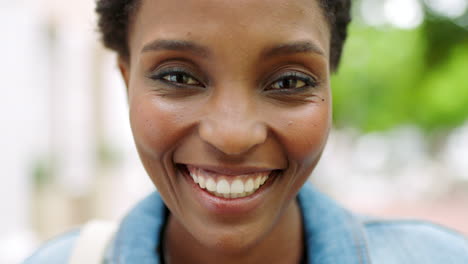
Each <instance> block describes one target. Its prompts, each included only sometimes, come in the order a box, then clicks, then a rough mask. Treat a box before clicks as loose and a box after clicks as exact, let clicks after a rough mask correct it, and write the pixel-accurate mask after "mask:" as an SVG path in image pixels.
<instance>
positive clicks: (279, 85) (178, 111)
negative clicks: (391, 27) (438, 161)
mask: <svg viewBox="0 0 468 264" xmlns="http://www.w3.org/2000/svg"><path fill="white" fill-rule="evenodd" d="M329 46H330V31H329V28H328V26H327V23H326V20H325V18H324V17H323V11H322V9H321V8H320V7H319V6H318V3H317V2H316V1H310V0H293V1H291V0H288V1H286V0H249V1H246V0H239V1H230V0H171V1H167V0H157V1H156V0H154V1H150V0H143V1H142V6H140V8H139V10H138V12H137V14H136V16H135V18H134V20H133V21H132V25H131V28H130V34H129V49H130V57H129V58H128V59H127V58H120V59H119V66H120V69H121V72H122V75H123V77H124V79H125V82H126V85H127V87H128V100H129V106H130V121H131V126H132V130H133V134H134V139H135V143H136V146H137V149H138V151H139V154H140V158H141V160H142V162H143V165H144V166H145V169H146V171H147V172H148V174H149V176H150V177H151V179H152V181H153V182H154V184H155V185H156V186H157V188H158V191H159V192H160V194H161V196H162V198H163V200H164V202H165V204H166V205H167V207H168V208H169V210H170V212H171V214H170V217H169V220H168V225H167V228H166V230H165V241H164V248H165V257H166V261H167V262H168V263H207V264H209V263H227V264H229V263H281V264H284V263H299V261H300V260H301V258H302V256H303V235H302V234H303V230H302V222H301V221H302V219H301V213H300V209H299V206H298V203H297V200H296V199H295V197H296V195H297V193H298V191H299V189H300V188H301V187H302V185H303V184H304V182H305V181H306V180H307V178H308V176H309V175H310V173H311V172H312V170H313V169H314V168H315V166H316V164H317V162H318V160H319V159H320V156H321V153H322V151H323V148H324V146H325V143H326V139H327V136H328V132H329V129H330V126H331V125H330V124H331V96H330V85H329V75H330V73H329V68H330V67H329ZM188 164H189V165H193V166H200V167H209V168H212V169H213V171H214V172H220V171H223V172H225V171H229V173H230V174H232V175H237V174H241V171H244V172H245V170H248V169H249V170H252V168H254V169H255V170H260V169H261V170H267V171H272V172H273V171H274V172H277V174H272V175H274V176H271V177H270V179H269V180H268V184H266V185H265V186H264V187H262V188H261V189H260V190H261V191H258V192H256V193H254V194H253V195H251V196H249V197H245V198H242V199H234V200H232V199H231V200H229V199H218V198H216V197H214V198H213V197H209V194H207V193H203V190H201V189H198V188H197V187H196V185H195V184H193V183H192V182H191V179H189V177H185V176H184V172H183V169H181V168H183V166H185V165H188ZM236 173H237V174H236ZM224 174H226V173H224ZM194 186H195V187H194ZM207 197H208V198H207ZM226 208H227V209H226ZM181 241H183V243H181Z"/></svg>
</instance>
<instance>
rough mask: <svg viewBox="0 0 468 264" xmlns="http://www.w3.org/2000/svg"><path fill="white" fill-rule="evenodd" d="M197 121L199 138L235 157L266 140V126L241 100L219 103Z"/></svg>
mask: <svg viewBox="0 0 468 264" xmlns="http://www.w3.org/2000/svg"><path fill="white" fill-rule="evenodd" d="M217 105H219V107H217V108H216V109H211V110H210V113H211V114H208V115H207V116H206V117H205V118H203V120H201V121H200V123H199V129H198V131H199V135H200V137H201V139H202V140H203V141H204V142H205V143H207V144H209V145H211V146H212V147H214V148H215V149H217V150H219V151H220V152H222V153H224V154H225V155H230V156H235V155H242V154H245V153H248V152H249V151H250V150H252V149H253V148H255V147H256V146H258V145H260V144H262V143H264V142H265V141H266V139H267V134H268V130H267V126H266V124H265V123H264V122H262V120H260V118H258V115H257V114H256V113H255V111H252V110H249V108H248V106H247V105H246V104H245V103H242V102H241V103H240V104H233V103H232V101H231V102H230V103H222V102H219V103H218V104H217Z"/></svg>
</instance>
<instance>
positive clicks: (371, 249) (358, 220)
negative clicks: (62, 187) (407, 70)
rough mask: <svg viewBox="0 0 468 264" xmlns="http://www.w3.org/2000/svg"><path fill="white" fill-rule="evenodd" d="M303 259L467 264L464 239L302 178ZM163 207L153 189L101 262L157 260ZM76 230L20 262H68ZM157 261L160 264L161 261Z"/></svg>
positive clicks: (340, 263) (346, 263) (344, 263)
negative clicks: (334, 195)
mask: <svg viewBox="0 0 468 264" xmlns="http://www.w3.org/2000/svg"><path fill="white" fill-rule="evenodd" d="M297 199H298V202H299V206H300V209H301V213H302V217H303V223H304V232H305V233H304V243H305V249H306V251H307V256H308V257H307V263H313V264H369V263H374V264H416V263H424V264H436V263H437V264H467V263H468V240H467V239H466V238H465V237H463V236H462V235H460V234H458V233H455V232H453V231H450V230H448V229H446V228H443V227H440V226H437V225H434V224H430V223H426V222H422V221H383V220H376V219H370V218H364V217H359V216H356V215H354V214H352V213H350V212H349V211H347V210H345V209H343V208H341V207H340V206H338V205H337V204H336V203H335V202H334V201H332V200H330V199H329V198H328V197H326V196H324V195H323V194H321V193H319V192H318V191H316V190H315V189H314V188H313V187H312V185H311V184H310V183H307V184H306V185H305V186H304V187H303V188H302V189H301V190H300V192H299V194H298V197H297ZM166 220H167V208H166V207H165V205H164V203H163V201H162V200H161V197H160V196H159V194H157V193H153V194H151V195H150V196H148V197H147V198H146V199H144V200H143V201H142V202H140V203H139V204H138V205H137V206H136V207H135V208H134V209H133V210H132V211H131V212H130V213H129V214H128V215H127V216H126V217H125V218H124V220H123V221H122V222H121V224H120V227H119V230H118V231H117V234H116V236H115V238H114V240H113V241H112V243H111V244H110V246H109V247H108V250H107V252H106V257H105V260H104V263H112V264H136V263H137V264H155V263H160V257H159V254H158V249H159V248H161V247H160V243H161V239H160V238H161V234H162V231H163V228H164V226H165V221H166ZM78 236H79V230H75V231H72V232H69V233H67V234H64V235H62V236H60V237H58V238H56V239H53V240H51V241H50V242H48V243H46V244H45V245H44V246H43V247H42V248H40V249H39V250H38V251H37V252H36V253H35V254H34V255H32V256H31V257H30V258H28V259H27V260H26V261H25V262H24V264H46V263H47V264H63V263H67V260H68V258H69V256H70V253H71V250H72V249H73V246H74V243H75V241H76V239H77V238H78ZM161 264H162V263H161Z"/></svg>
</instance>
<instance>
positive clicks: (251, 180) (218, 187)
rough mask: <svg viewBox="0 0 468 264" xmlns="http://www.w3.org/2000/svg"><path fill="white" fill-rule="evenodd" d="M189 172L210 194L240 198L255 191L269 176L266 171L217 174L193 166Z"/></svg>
mask: <svg viewBox="0 0 468 264" xmlns="http://www.w3.org/2000/svg"><path fill="white" fill-rule="evenodd" d="M189 172H190V176H191V178H192V179H193V181H194V182H195V183H197V184H198V185H199V186H200V188H202V189H205V188H206V189H207V190H208V191H209V192H210V193H211V194H213V195H215V196H218V197H223V198H228V199H235V198H242V197H246V196H249V195H251V194H253V193H255V192H256V191H257V190H258V189H259V188H260V186H262V185H263V184H264V183H265V182H266V181H267V180H268V177H269V175H267V174H266V172H259V173H254V174H247V175H238V176H225V175H224V176H222V175H219V176H217V175H213V173H209V172H205V171H204V170H202V169H199V168H195V167H189ZM231 179H232V180H231Z"/></svg>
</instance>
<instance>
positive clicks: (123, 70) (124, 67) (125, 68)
mask: <svg viewBox="0 0 468 264" xmlns="http://www.w3.org/2000/svg"><path fill="white" fill-rule="evenodd" d="M117 63H118V66H119V70H120V74H122V78H123V80H124V82H125V86H126V87H127V91H128V84H129V77H130V67H129V63H128V62H127V60H126V59H124V58H122V57H119V58H118V60H117Z"/></svg>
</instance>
